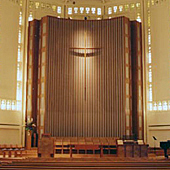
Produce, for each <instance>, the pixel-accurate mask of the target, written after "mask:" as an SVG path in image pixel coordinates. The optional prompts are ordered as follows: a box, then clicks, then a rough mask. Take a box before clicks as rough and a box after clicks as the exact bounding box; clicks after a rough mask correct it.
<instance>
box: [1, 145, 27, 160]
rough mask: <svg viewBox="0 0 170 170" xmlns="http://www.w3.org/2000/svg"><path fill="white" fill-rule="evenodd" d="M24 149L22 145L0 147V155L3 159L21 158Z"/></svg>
mask: <svg viewBox="0 0 170 170" xmlns="http://www.w3.org/2000/svg"><path fill="white" fill-rule="evenodd" d="M23 152H25V148H24V147H23V146H22V145H12V144H11V145H6V144H4V145H0V155H2V156H3V158H5V157H12V156H13V157H22V154H23Z"/></svg>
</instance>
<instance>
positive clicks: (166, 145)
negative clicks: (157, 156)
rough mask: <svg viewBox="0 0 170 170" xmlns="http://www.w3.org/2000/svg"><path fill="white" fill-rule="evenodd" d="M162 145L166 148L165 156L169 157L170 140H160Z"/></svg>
mask: <svg viewBox="0 0 170 170" xmlns="http://www.w3.org/2000/svg"><path fill="white" fill-rule="evenodd" d="M160 147H161V148H162V149H163V150H164V156H165V157H166V158H168V154H167V149H169V148H170V140H168V141H167V142H160Z"/></svg>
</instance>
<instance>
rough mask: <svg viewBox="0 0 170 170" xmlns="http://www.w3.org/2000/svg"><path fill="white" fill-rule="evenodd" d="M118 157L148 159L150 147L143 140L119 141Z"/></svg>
mask: <svg viewBox="0 0 170 170" xmlns="http://www.w3.org/2000/svg"><path fill="white" fill-rule="evenodd" d="M117 156H118V157H147V156H148V145H147V144H145V143H144V142H143V140H138V141H134V140H117Z"/></svg>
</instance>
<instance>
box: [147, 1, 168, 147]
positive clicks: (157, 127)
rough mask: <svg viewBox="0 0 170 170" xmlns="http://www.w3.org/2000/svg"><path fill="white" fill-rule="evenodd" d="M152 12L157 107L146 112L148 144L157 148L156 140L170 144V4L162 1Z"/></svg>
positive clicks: (153, 6) (153, 93) (153, 101)
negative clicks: (169, 142) (168, 141)
mask: <svg viewBox="0 0 170 170" xmlns="http://www.w3.org/2000/svg"><path fill="white" fill-rule="evenodd" d="M149 10H150V19H151V20H150V24H151V26H150V28H151V54H152V63H151V68H152V83H151V84H152V104H153V107H152V109H151V111H147V112H146V113H147V115H146V116H147V141H148V143H149V145H150V146H154V140H153V138H152V136H155V137H156V138H157V142H156V146H157V147H159V145H160V143H159V142H160V141H166V140H170V103H169V102H170V1H169V0H168V1H159V2H158V3H155V4H153V5H151V6H150V8H149ZM147 24H148V23H146V29H147ZM147 74H148V72H147ZM165 103H167V104H165ZM164 104H165V105H164Z"/></svg>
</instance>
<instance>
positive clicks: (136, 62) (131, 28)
mask: <svg viewBox="0 0 170 170" xmlns="http://www.w3.org/2000/svg"><path fill="white" fill-rule="evenodd" d="M32 30H34V31H32ZM37 39H38V40H37ZM141 39H142V38H141V24H140V23H138V22H136V21H133V22H131V21H130V20H129V19H128V18H126V17H118V18H113V19H106V20H70V19H60V18H55V17H49V16H47V17H43V18H42V19H41V20H40V21H38V20H34V21H31V22H30V23H29V35H28V44H29V45H28V60H27V61H28V62H27V63H28V64H27V66H28V69H27V73H28V76H27V104H26V116H27V117H28V116H29V117H33V118H34V121H35V123H36V124H37V131H38V133H39V136H41V134H42V133H51V134H52V136H59V137H73V136H75V137H112V136H113V137H122V136H123V135H132V134H135V135H136V136H137V137H138V138H140V139H142V138H143V106H142V103H143V98H142V52H141V44H142V43H141ZM35 51H37V52H35Z"/></svg>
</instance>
